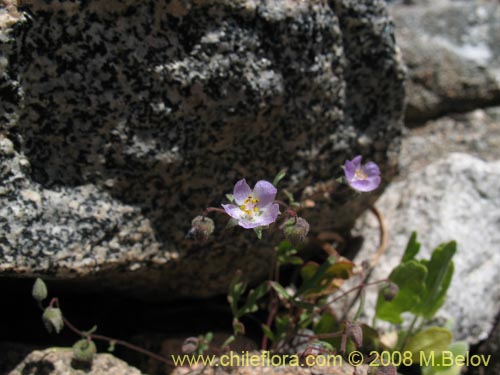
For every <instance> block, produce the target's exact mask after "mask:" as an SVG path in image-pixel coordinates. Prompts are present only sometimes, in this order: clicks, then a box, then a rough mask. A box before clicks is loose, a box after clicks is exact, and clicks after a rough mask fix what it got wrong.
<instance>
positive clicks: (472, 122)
mask: <svg viewBox="0 0 500 375" xmlns="http://www.w3.org/2000/svg"><path fill="white" fill-rule="evenodd" d="M498 150H500V107H493V108H488V109H486V110H483V109H477V110H475V111H473V112H469V113H464V114H455V115H449V116H444V117H441V118H438V119H436V120H430V121H427V122H426V123H425V124H424V125H422V126H420V127H415V128H411V129H409V131H408V132H407V134H406V135H405V137H404V138H403V142H402V145H401V153H400V154H399V175H398V177H397V179H398V180H399V179H403V178H404V177H405V176H406V175H407V174H408V173H411V172H412V171H416V170H419V169H422V168H423V167H425V166H427V165H429V164H430V163H432V162H434V161H436V160H439V159H440V158H442V157H445V156H446V155H447V154H449V153H451V152H461V153H466V154H469V155H472V156H476V157H478V158H481V159H483V160H489V161H494V160H498V157H499V152H498Z"/></svg>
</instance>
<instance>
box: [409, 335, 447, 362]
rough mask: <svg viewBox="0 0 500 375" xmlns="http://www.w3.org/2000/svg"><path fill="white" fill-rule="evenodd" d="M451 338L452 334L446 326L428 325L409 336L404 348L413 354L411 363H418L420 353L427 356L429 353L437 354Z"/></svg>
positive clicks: (444, 348) (445, 347) (445, 348)
mask: <svg viewBox="0 0 500 375" xmlns="http://www.w3.org/2000/svg"><path fill="white" fill-rule="evenodd" d="M452 340H453V335H452V333H451V332H450V331H448V330H447V329H446V328H442V327H429V328H427V329H426V330H424V331H420V332H419V333H417V334H416V335H414V336H412V337H410V339H409V340H408V344H407V345H406V347H405V348H404V350H408V351H410V352H411V353H412V355H413V363H420V357H421V353H422V354H423V355H425V357H429V356H430V355H431V353H434V354H433V355H437V354H439V353H441V352H442V351H443V350H447V349H448V347H449V346H450V344H451V341H452Z"/></svg>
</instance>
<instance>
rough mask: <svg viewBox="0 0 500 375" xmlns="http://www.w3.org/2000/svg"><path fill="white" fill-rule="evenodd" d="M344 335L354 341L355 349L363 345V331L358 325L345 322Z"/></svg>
mask: <svg viewBox="0 0 500 375" xmlns="http://www.w3.org/2000/svg"><path fill="white" fill-rule="evenodd" d="M345 334H346V335H347V337H349V338H350V339H351V340H352V341H354V344H356V347H358V348H359V347H360V346H361V345H362V344H363V330H362V329H361V327H360V325H359V324H358V323H355V322H349V321H347V322H346V324H345Z"/></svg>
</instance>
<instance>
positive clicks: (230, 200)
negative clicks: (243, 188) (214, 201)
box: [226, 194, 234, 203]
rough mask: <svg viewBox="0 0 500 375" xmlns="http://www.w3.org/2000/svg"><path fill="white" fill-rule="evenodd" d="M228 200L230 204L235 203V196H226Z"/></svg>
mask: <svg viewBox="0 0 500 375" xmlns="http://www.w3.org/2000/svg"><path fill="white" fill-rule="evenodd" d="M226 198H227V200H228V201H229V202H231V203H233V202H234V195H233V194H226Z"/></svg>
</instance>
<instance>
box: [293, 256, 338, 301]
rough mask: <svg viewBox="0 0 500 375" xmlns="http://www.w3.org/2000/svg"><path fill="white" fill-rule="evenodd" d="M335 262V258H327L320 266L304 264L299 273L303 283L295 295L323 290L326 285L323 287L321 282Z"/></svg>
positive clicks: (311, 263) (310, 263)
mask: <svg viewBox="0 0 500 375" xmlns="http://www.w3.org/2000/svg"><path fill="white" fill-rule="evenodd" d="M336 262H337V258H336V257H329V258H328V259H327V260H326V261H325V262H324V263H323V264H322V265H321V266H318V265H317V264H316V263H313V262H309V263H306V264H305V265H304V266H303V267H302V269H301V271H300V274H301V276H302V280H303V283H302V285H301V286H300V288H299V290H298V291H297V295H301V294H304V293H306V292H308V293H311V292H320V291H321V290H323V289H324V287H326V285H323V283H322V282H323V280H324V278H325V276H327V272H328V270H329V268H330V267H331V266H333V265H334V264H335V263H336Z"/></svg>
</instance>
